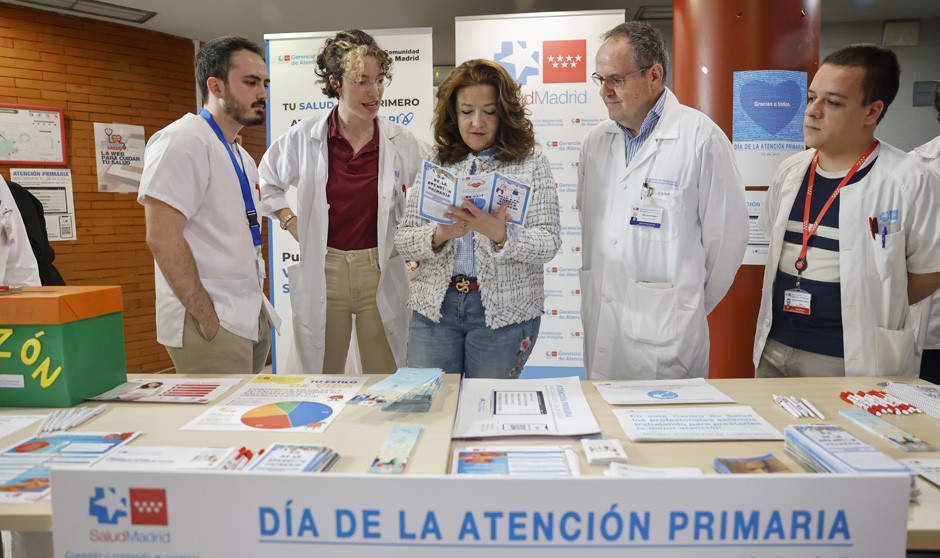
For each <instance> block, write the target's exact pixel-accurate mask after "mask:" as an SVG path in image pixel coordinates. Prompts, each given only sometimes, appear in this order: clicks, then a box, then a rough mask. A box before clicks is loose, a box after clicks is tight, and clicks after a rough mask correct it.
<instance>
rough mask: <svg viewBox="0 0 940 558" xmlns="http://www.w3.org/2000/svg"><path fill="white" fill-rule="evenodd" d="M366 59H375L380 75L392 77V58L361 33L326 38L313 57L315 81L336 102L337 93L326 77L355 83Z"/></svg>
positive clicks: (347, 31)
mask: <svg viewBox="0 0 940 558" xmlns="http://www.w3.org/2000/svg"><path fill="white" fill-rule="evenodd" d="M366 56H371V57H373V58H375V59H376V60H377V61H378V62H379V67H380V68H381V72H382V73H383V74H385V75H386V76H388V77H391V76H392V74H391V69H392V57H391V56H389V54H388V52H386V51H385V50H383V49H382V48H381V47H379V45H378V44H377V43H376V42H375V39H373V38H372V35H369V34H368V33H366V32H365V31H360V30H359V29H348V30H346V31H340V32H339V33H337V34H336V36H335V37H333V38H331V39H327V40H326V43H325V44H324V45H323V48H321V49H320V53H319V54H318V55H317V69H316V70H314V73H316V74H317V77H318V78H319V79H318V80H317V81H319V82H320V83H322V84H323V87H322V88H321V90H322V91H323V94H324V95H326V96H327V97H330V98H333V99H338V98H339V91H337V90H336V88H335V87H334V86H333V84H331V83H330V76H332V77H333V78H335V79H336V81H342V80H344V79H347V78H348V79H350V80H352V81H358V80H359V78H361V77H362V71H363V61H364V59H365V57H366Z"/></svg>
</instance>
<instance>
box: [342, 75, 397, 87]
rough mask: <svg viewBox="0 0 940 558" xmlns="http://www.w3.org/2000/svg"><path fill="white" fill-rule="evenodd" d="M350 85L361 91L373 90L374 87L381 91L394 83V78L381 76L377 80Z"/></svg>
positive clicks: (367, 80) (355, 82)
mask: <svg viewBox="0 0 940 558" xmlns="http://www.w3.org/2000/svg"><path fill="white" fill-rule="evenodd" d="M349 83H351V84H352V85H355V86H356V87H358V88H359V89H372V86H373V85H375V86H376V87H378V88H379V89H385V88H386V87H388V85H389V84H390V83H392V76H379V77H377V78H375V79H360V80H359V81H350V82H349Z"/></svg>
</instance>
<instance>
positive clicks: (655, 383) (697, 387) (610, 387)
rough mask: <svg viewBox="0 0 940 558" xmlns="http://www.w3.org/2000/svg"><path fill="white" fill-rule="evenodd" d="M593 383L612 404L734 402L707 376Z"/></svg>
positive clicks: (608, 402) (605, 399)
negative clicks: (706, 377) (705, 377)
mask: <svg viewBox="0 0 940 558" xmlns="http://www.w3.org/2000/svg"><path fill="white" fill-rule="evenodd" d="M592 383H593V384H594V387H595V388H596V389H597V393H599V394H600V395H601V397H603V398H604V401H606V402H607V404H608V405H668V404H677V403H734V400H733V399H731V398H730V397H728V396H727V395H725V394H724V393H722V392H721V391H719V390H718V388H716V387H715V386H713V385H711V384H709V383H708V382H707V381H706V380H705V379H704V378H689V379H684V380H648V381H619V382H592Z"/></svg>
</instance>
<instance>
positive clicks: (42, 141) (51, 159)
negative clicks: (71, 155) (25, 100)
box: [0, 103, 68, 167]
mask: <svg viewBox="0 0 940 558" xmlns="http://www.w3.org/2000/svg"><path fill="white" fill-rule="evenodd" d="M67 162H68V161H67V160H66V153H65V112H64V111H63V110H62V109H58V108H52V107H31V106H26V105H8V104H2V103H0V165H49V166H61V167H64V166H65V165H66V164H67Z"/></svg>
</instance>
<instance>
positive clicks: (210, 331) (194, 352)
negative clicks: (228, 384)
mask: <svg viewBox="0 0 940 558" xmlns="http://www.w3.org/2000/svg"><path fill="white" fill-rule="evenodd" d="M263 53H264V51H263V50H261V48H260V47H258V46H257V45H256V44H254V43H252V42H251V41H248V40H246V39H243V38H241V37H222V38H219V39H215V40H213V41H209V42H208V43H206V45H205V46H204V47H203V49H202V50H201V51H200V52H199V54H198V55H197V56H196V81H197V85H198V87H199V92H200V94H201V95H202V102H203V108H202V110H200V111H199V114H187V115H184V116H183V117H182V118H180V119H179V120H177V121H176V122H173V123H172V124H170V125H169V126H167V127H166V128H163V129H162V130H160V131H158V132H157V133H156V134H154V135H153V137H151V138H150V141H149V142H147V150H146V163H145V164H144V171H143V176H142V177H141V180H140V191H139V192H138V195H137V201H138V202H140V203H141V204H143V206H144V216H145V218H146V222H147V246H148V247H150V251H151V252H153V259H154V261H155V266H154V280H155V283H156V295H157V299H156V313H157V341H159V342H160V343H161V344H163V345H164V346H166V349H167V352H168V353H169V354H170V358H171V359H172V360H173V364H174V365H175V366H176V371H177V372H178V373H180V374H192V373H220V374H248V373H252V372H260V371H261V369H263V368H264V366H265V364H266V361H267V358H268V353H269V352H270V348H271V342H270V329H269V326H268V320H269V319H270V318H271V317H272V316H273V312H274V309H273V308H272V307H271V306H270V303H269V302H268V300H267V299H266V298H265V296H264V292H263V291H262V290H261V285H262V283H263V278H264V277H263V276H264V270H265V265H264V261H263V260H262V258H261V228H260V226H259V223H258V219H257V212H256V210H255V207H254V196H253V195H252V192H254V191H255V185H256V184H257V183H258V170H257V167H255V163H254V161H253V160H252V158H251V155H249V154H248V152H247V151H245V150H244V149H243V148H242V147H241V146H240V145H238V144H237V143H236V142H235V137H236V136H237V135H238V132H239V131H240V130H241V129H242V127H244V126H256V125H258V124H263V123H264V120H265V110H266V101H267V97H268V94H267V86H268V71H267V66H266V65H265V63H264V58H263V57H262V54H263Z"/></svg>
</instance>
